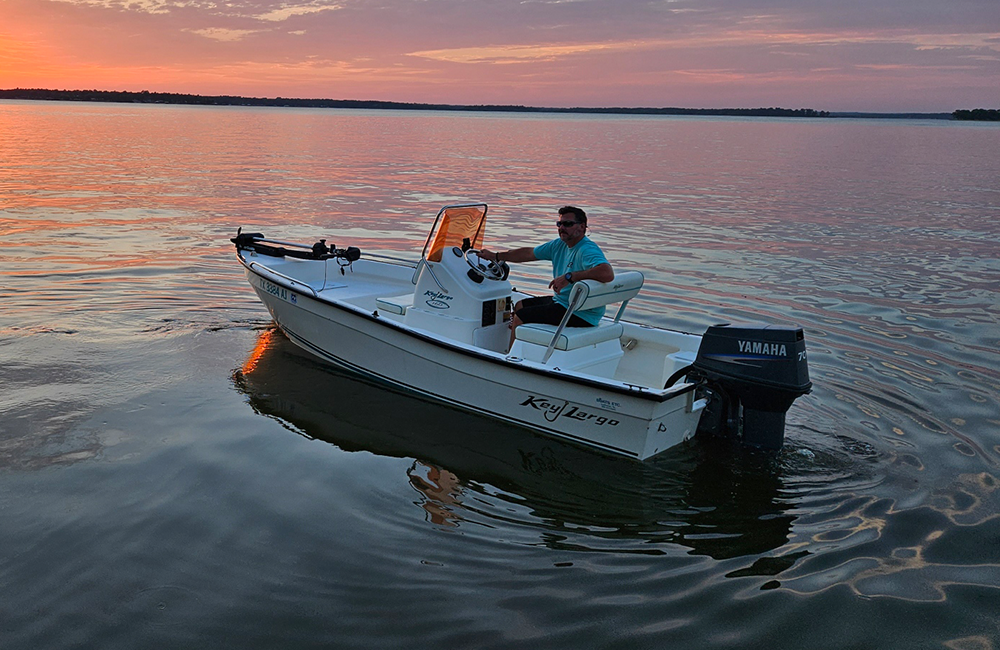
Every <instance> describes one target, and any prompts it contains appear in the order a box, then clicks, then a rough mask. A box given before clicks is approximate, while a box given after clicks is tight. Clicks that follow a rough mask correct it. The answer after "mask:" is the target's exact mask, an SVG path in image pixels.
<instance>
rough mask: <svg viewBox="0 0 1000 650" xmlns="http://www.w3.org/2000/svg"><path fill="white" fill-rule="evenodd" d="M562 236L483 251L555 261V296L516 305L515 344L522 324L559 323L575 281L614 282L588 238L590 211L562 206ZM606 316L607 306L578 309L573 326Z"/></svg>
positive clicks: (495, 256) (510, 258)
mask: <svg viewBox="0 0 1000 650" xmlns="http://www.w3.org/2000/svg"><path fill="white" fill-rule="evenodd" d="M556 227H557V228H558V229H559V237H558V238H556V239H553V240H551V241H549V242H546V243H544V244H541V245H539V246H535V247H531V246H526V247H524V248H514V249H511V250H508V251H500V252H497V253H494V252H492V251H488V250H483V251H482V252H481V255H482V257H484V258H485V259H492V260H495V261H497V262H534V261H535V260H551V261H552V282H549V288H550V289H552V291H553V292H554V295H552V296H544V297H539V298H525V299H524V300H521V301H518V303H517V304H516V305H514V316H513V319H512V320H511V331H510V341H511V345H513V344H514V330H516V329H517V326H518V325H521V324H522V323H546V324H549V325H558V324H559V322H560V321H562V318H563V316H564V315H565V314H566V310H567V309H568V308H569V294H570V290H571V288H572V285H573V283H574V282H579V281H580V280H597V281H598V282H611V281H612V280H614V279H615V271H614V269H613V268H611V264H610V263H609V262H608V259H607V258H606V257H605V256H604V252H603V251H601V248H600V247H599V246H598V245H597V244H595V243H594V242H593V241H591V239H590V238H589V237H587V236H586V235H587V213H586V212H584V211H583V210H581V209H580V208H577V207H574V206H571V205H567V206H565V207H562V208H559V221H557V222H556ZM602 316H604V307H597V308H595V309H587V310H584V311H578V312H576V313H574V314H573V317H572V318H570V320H569V323H567V325H569V326H570V327H594V326H596V325H597V324H598V323H599V322H600V320H601V317H602Z"/></svg>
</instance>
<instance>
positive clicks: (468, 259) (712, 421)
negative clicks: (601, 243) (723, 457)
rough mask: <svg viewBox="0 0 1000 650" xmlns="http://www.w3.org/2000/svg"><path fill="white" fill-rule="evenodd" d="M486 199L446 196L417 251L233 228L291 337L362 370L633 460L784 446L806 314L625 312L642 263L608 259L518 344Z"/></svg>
mask: <svg viewBox="0 0 1000 650" xmlns="http://www.w3.org/2000/svg"><path fill="white" fill-rule="evenodd" d="M488 209H489V208H488V206H487V205H486V204H485V203H472V204H461V205H448V206H445V207H443V208H441V210H440V211H439V212H438V213H437V216H436V218H435V219H434V221H433V224H432V225H431V228H430V232H429V233H428V236H427V239H426V241H425V243H424V246H423V250H422V251H421V255H420V259H419V261H417V262H416V263H412V262H406V261H404V260H401V259H395V258H392V257H388V256H384V255H374V254H364V255H363V254H362V252H361V251H360V250H359V249H358V248H356V247H353V246H348V247H346V248H337V247H336V246H331V245H328V244H327V243H326V240H324V239H320V240H319V241H317V242H315V243H313V244H305V243H295V242H289V241H283V240H279V239H269V238H267V237H265V236H264V235H263V234H262V233H244V232H242V229H241V230H239V231H237V235H236V237H234V238H233V239H232V240H231V241H232V242H233V243H234V244H235V246H236V254H237V258H238V260H239V262H240V263H241V264H242V265H243V268H244V270H245V272H246V276H247V279H248V281H249V282H250V285H251V286H252V287H253V289H254V291H255V292H256V294H257V296H258V297H259V298H260V300H261V302H262V303H263V304H264V306H265V307H266V308H267V310H268V311H269V312H270V314H271V317H272V318H273V319H274V322H275V323H276V324H277V325H278V327H279V328H280V329H281V330H282V331H283V332H284V333H285V334H286V335H287V336H288V338H289V339H290V340H291V341H292V342H294V343H296V344H297V345H299V346H301V347H302V348H304V349H306V350H308V351H309V352H311V353H313V354H314V355H316V356H317V357H320V358H321V359H324V360H326V361H327V362H329V363H332V364H335V365H336V366H339V367H341V368H344V369H347V370H350V371H352V372H355V373H359V374H361V375H364V376H366V377H368V378H370V379H374V380H377V381H379V382H381V383H384V384H388V385H390V386H394V387H397V388H400V389H403V390H406V391H408V392H411V393H415V394H417V395H420V396H423V397H426V398H428V399H432V400H435V401H437V402H441V403H444V404H448V405H451V406H454V407H458V408H461V409H464V410H467V411H472V412H474V413H478V414H481V415H484V416H487V417H490V418H493V419H496V420H500V421H504V422H508V423H510V424H512V425H517V426H520V427H526V428H528V429H531V430H534V431H538V432H541V433H543V434H547V435H550V436H555V437H558V438H562V439H565V440H569V441H572V442H574V443H578V444H582V445H586V446H589V447H592V448H595V449H599V450H602V451H605V452H610V453H614V454H619V455H623V456H627V457H630V458H635V459H639V460H646V459H649V458H652V457H654V456H656V455H658V454H661V453H663V452H664V451H666V450H668V449H670V448H671V447H674V446H676V445H679V444H681V443H683V442H685V441H687V440H689V439H691V438H692V437H693V436H694V435H695V434H697V433H699V432H700V433H703V434H713V435H729V436H733V437H735V438H738V439H739V440H741V441H742V442H743V443H744V444H748V445H751V446H756V447H762V448H770V449H776V448H780V447H781V446H782V444H783V441H784V428H785V414H786V412H787V411H788V409H789V408H790V407H791V405H792V402H793V401H794V400H795V399H796V398H798V397H799V396H801V395H803V394H805V393H807V392H809V390H810V388H811V385H812V384H811V382H810V381H809V371H808V365H807V361H806V348H805V338H804V336H803V332H802V329H801V327H798V326H794V325H785V324H765V323H725V324H719V325H713V326H711V327H709V328H708V329H707V331H706V332H705V333H704V334H700V335H699V334H692V333H687V332H680V331H673V330H667V329H663V328H657V327H652V326H649V325H646V324H641V323H634V322H630V321H627V320H625V319H623V315H624V313H625V310H626V307H627V306H628V303H629V301H631V300H632V299H634V298H635V297H636V296H637V295H638V294H639V292H640V291H641V289H642V286H643V282H644V276H643V274H642V273H641V272H640V271H636V270H616V272H615V277H614V280H613V281H611V282H608V283H600V282H596V281H593V280H584V281H581V282H577V283H575V284H574V285H573V286H572V290H571V293H570V298H569V309H568V310H567V312H566V316H565V317H564V318H563V319H562V322H561V323H560V324H559V325H541V324H524V325H521V326H519V327H517V328H516V329H515V339H514V341H513V344H512V345H511V344H510V320H511V308H512V305H513V304H516V302H517V301H518V300H521V299H523V298H527V297H529V294H527V293H525V292H522V291H518V290H516V289H515V288H514V287H513V286H512V285H511V283H510V281H509V272H510V269H509V268H508V267H507V265H506V264H504V263H497V262H494V261H489V260H486V259H485V258H483V257H481V256H480V255H479V252H480V251H481V250H482V249H483V242H484V239H485V234H486V217H487V212H488ZM606 305H611V306H614V305H617V306H618V307H617V310H616V311H615V313H614V315H613V316H605V317H604V318H603V319H602V320H601V322H600V323H599V324H598V325H597V326H594V327H570V326H568V325H567V323H568V322H569V320H570V318H571V316H572V315H573V314H574V313H575V312H577V311H580V310H585V309H591V308H594V307H601V306H606ZM508 347H509V349H508ZM373 415H374V416H375V417H377V416H378V414H373ZM442 426H443V427H447V426H448V422H447V418H446V417H445V416H442Z"/></svg>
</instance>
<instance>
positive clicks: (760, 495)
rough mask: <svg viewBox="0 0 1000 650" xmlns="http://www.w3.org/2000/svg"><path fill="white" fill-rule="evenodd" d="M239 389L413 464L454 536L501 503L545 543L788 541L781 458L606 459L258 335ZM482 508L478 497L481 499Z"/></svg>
mask: <svg viewBox="0 0 1000 650" xmlns="http://www.w3.org/2000/svg"><path fill="white" fill-rule="evenodd" d="M233 382H234V384H235V386H236V388H237V389H238V390H239V391H240V392H242V393H243V394H245V395H246V396H247V398H248V401H249V404H250V406H251V407H252V408H253V409H254V411H255V412H257V413H258V414H260V415H263V416H266V417H270V418H272V419H275V420H276V421H278V422H280V423H281V424H282V426H284V427H285V428H287V429H289V430H290V431H294V432H295V433H297V434H299V435H302V436H305V437H306V438H310V439H316V440H321V441H325V442H328V443H331V444H333V445H336V446H337V447H338V448H340V449H341V450H344V451H347V452H354V451H367V452H369V453H373V454H378V455H382V456H389V457H397V458H408V459H413V463H412V465H411V466H410V468H409V470H408V471H407V475H408V476H407V479H408V482H409V484H410V485H411V486H412V487H413V488H414V489H415V490H417V491H418V492H419V493H420V494H421V500H422V503H421V506H422V507H423V508H424V510H425V511H426V518H427V521H428V522H431V523H433V524H436V525H439V526H447V527H453V526H458V525H460V524H461V523H462V521H463V520H465V519H466V518H467V516H469V515H470V514H475V516H476V517H489V516H491V515H490V514H489V513H488V512H486V511H485V510H484V509H482V508H477V509H475V512H474V513H472V512H471V511H470V510H469V509H468V506H467V504H468V503H471V502H473V501H481V500H482V498H483V497H486V498H488V499H490V500H493V501H496V500H498V499H499V500H502V501H505V502H507V503H509V504H510V505H511V506H512V508H511V509H509V510H505V511H504V515H503V516H504V518H505V520H507V521H509V520H510V518H511V517H512V516H513V517H517V516H518V515H511V512H513V511H516V512H522V513H526V514H523V515H521V516H523V517H526V520H525V524H526V525H533V526H538V527H541V528H543V529H544V533H543V535H542V537H543V542H544V543H546V544H550V545H552V546H560V547H565V548H580V549H587V550H597V549H604V548H607V549H614V550H616V551H622V550H625V551H630V550H631V551H633V552H640V553H654V554H656V553H665V552H667V550H666V549H667V548H668V547H670V546H672V545H681V546H683V547H686V548H689V549H691V551H690V552H691V553H693V554H699V555H708V556H710V557H713V558H717V559H721V558H730V557H739V556H745V555H754V554H763V553H767V552H769V551H772V550H774V549H776V548H779V547H780V546H782V545H783V544H784V543H785V542H786V541H787V539H788V534H789V532H790V529H791V524H792V521H793V520H794V517H793V516H792V515H791V514H789V513H788V510H789V509H790V508H791V504H789V503H786V502H783V501H782V499H781V496H780V493H781V489H782V480H781V467H780V464H779V463H777V462H776V461H775V459H774V458H773V456H767V455H761V454H754V453H751V452H747V451H745V450H743V449H740V448H737V447H736V446H735V445H730V444H725V443H722V442H718V441H712V440H699V439H697V438H696V439H695V440H694V441H692V442H691V443H688V444H687V445H684V446H682V447H679V448H677V449H675V450H673V451H671V452H670V453H667V454H664V455H663V456H662V457H659V458H656V459H654V460H653V461H652V462H645V463H639V462H635V461H633V460H629V459H624V458H618V457H614V456H610V455H604V454H601V453H599V452H595V451H593V450H589V449H585V448H582V447H577V446H575V445H572V444H570V443H566V442H562V441H558V440H554V439H552V438H549V437H546V436H542V435H539V434H536V433H533V432H531V431H529V430H526V429H520V428H517V427H513V426H510V425H505V424H503V423H500V422H496V421H493V420H490V419H487V418H484V417H480V416H477V415H474V414H471V413H467V412H465V411H459V410H457V409H454V408H451V407H448V406H445V405H441V404H437V403H432V402H428V401H427V400H425V399H423V398H420V397H417V396H413V395H410V394H405V393H402V392H397V391H396V390H395V389H391V388H388V387H385V386H382V385H379V384H375V383H369V382H368V381H367V380H365V379H362V378H360V377H358V376H355V375H353V374H347V373H344V372H341V371H340V370H338V369H336V368H334V367H332V366H329V365H327V364H325V363H323V362H322V361H320V360H319V359H317V358H315V357H313V356H312V355H310V354H308V353H307V352H304V351H302V350H300V349H299V348H298V347H297V346H295V345H294V344H293V343H291V342H290V341H289V340H288V339H287V338H285V336H284V335H283V334H282V333H281V332H280V331H279V330H277V329H268V330H265V331H264V332H262V333H261V334H260V336H259V338H258V341H257V345H256V347H255V349H254V350H253V352H252V353H251V355H250V357H249V358H248V359H247V361H246V363H245V364H244V366H243V367H242V368H239V369H237V370H235V371H234V372H233ZM473 497H475V498H473Z"/></svg>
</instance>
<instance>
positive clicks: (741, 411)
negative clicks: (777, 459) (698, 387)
mask: <svg viewBox="0 0 1000 650" xmlns="http://www.w3.org/2000/svg"><path fill="white" fill-rule="evenodd" d="M688 376H689V378H691V379H698V380H701V381H704V382H705V390H706V391H707V392H708V393H709V402H708V405H707V407H706V408H705V412H704V414H703V415H702V418H701V421H700V422H699V425H698V429H699V431H706V432H709V433H722V434H730V435H739V434H741V433H742V436H743V443H744V444H746V445H750V446H753V447H762V448H765V449H780V448H781V445H782V444H783V443H784V438H785V413H786V412H787V411H788V409H789V408H790V407H791V405H792V402H794V401H795V399H796V398H798V397H800V396H802V395H805V394H806V393H808V392H809V390H810V389H811V387H812V382H810V381H809V366H808V364H807V362H806V342H805V337H804V336H803V334H802V328H801V327H794V326H789V325H767V324H764V323H737V324H729V323H726V324H722V325H713V326H711V327H709V328H708V331H707V332H705V335H704V336H703V337H702V340H701V346H700V347H699V348H698V357H697V359H696V360H695V362H694V364H692V366H691V370H690V372H689V375H688Z"/></svg>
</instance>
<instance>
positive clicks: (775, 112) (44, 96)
mask: <svg viewBox="0 0 1000 650" xmlns="http://www.w3.org/2000/svg"><path fill="white" fill-rule="evenodd" d="M0 99H31V100H47V101H77V102H122V103H139V104H198V105H208V106H289V107H302V108H368V109H372V108H377V109H392V110H433V111H502V112H516V113H609V114H610V113H615V114H626V115H739V116H748V117H829V116H830V113H829V112H827V111H815V110H813V109H811V108H796V109H789V108H774V107H772V108H625V107H609V108H584V107H579V108H542V107H534V106H518V105H497V104H476V105H462V104H422V103H412V102H384V101H375V100H356V99H293V98H287V97H275V98H268V97H239V96H235V95H189V94H182V93H155V92H149V91H148V90H143V91H141V92H128V91H115V90H45V89H39V88H16V89H12V90H0Z"/></svg>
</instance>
